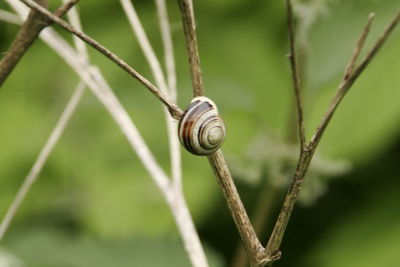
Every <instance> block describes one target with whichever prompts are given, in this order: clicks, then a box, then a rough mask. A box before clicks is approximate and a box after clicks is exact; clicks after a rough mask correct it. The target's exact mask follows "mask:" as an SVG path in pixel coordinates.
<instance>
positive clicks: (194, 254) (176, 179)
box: [120, 0, 208, 267]
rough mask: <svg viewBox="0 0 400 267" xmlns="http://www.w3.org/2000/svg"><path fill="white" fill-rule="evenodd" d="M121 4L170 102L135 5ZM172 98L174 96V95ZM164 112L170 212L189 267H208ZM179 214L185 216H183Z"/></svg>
mask: <svg viewBox="0 0 400 267" xmlns="http://www.w3.org/2000/svg"><path fill="white" fill-rule="evenodd" d="M120 2H121V5H122V7H123V9H124V11H125V13H126V15H127V17H128V19H129V22H130V24H131V27H132V29H133V32H134V33H135V35H136V37H137V39H138V41H139V45H140V47H141V49H142V51H143V53H144V55H145V58H146V60H147V62H148V63H149V65H150V69H151V71H152V73H153V76H154V78H155V80H156V84H157V86H158V88H160V89H161V90H162V91H163V92H164V93H166V94H168V95H169V96H170V98H171V99H173V97H171V91H172V90H175V91H176V88H173V89H172V88H168V87H167V84H166V82H165V76H164V73H163V71H162V68H161V64H160V62H159V60H158V58H157V56H156V54H155V52H154V50H153V48H152V46H151V44H150V41H149V39H148V37H147V35H146V33H145V30H144V28H143V26H142V24H141V22H140V19H139V17H138V15H137V13H136V10H135V8H134V6H133V5H132V3H131V1H130V0H120ZM165 23H168V24H169V22H168V20H167V21H165ZM174 95H175V96H176V93H175V94H174ZM164 111H165V118H166V122H167V131H168V140H169V148H170V157H171V169H172V179H173V186H174V187H175V191H174V192H175V196H173V200H179V201H178V202H176V201H173V202H172V203H173V204H174V205H173V206H172V211H173V213H174V217H175V219H176V222H177V224H178V229H179V231H180V234H181V236H182V239H183V241H184V246H185V250H186V251H187V253H188V256H189V259H190V260H191V262H192V265H193V266H198V267H205V266H208V263H207V259H206V257H205V253H204V250H203V248H202V246H201V243H200V239H199V237H198V235H197V232H196V230H195V228H194V224H193V221H192V219H191V216H190V213H189V212H188V210H187V206H186V203H185V200H184V196H183V191H182V181H181V180H182V168H181V155H180V145H179V140H178V136H177V122H176V121H175V120H172V119H171V118H170V116H169V114H168V111H167V110H166V109H165V110H164ZM182 214H183V215H184V216H183V217H182ZM182 218H185V220H182Z"/></svg>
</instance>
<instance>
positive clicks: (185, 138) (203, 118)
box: [178, 96, 225, 155]
mask: <svg viewBox="0 0 400 267" xmlns="http://www.w3.org/2000/svg"><path fill="white" fill-rule="evenodd" d="M178 135H179V140H180V142H181V144H182V145H183V146H184V147H185V148H186V150H188V151H189V152H190V153H192V154H195V155H209V154H211V153H213V152H215V151H217V150H218V148H220V146H221V145H222V143H223V142H224V139H225V125H224V121H223V120H222V118H221V117H220V116H219V115H218V109H217V106H216V105H215V104H214V102H213V101H211V100H210V99H209V98H207V97H204V96H201V97H195V98H193V100H192V102H191V103H190V105H189V106H188V107H187V108H186V110H185V112H184V113H183V115H182V118H181V120H180V121H179V126H178Z"/></svg>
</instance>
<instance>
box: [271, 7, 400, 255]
mask: <svg viewBox="0 0 400 267" xmlns="http://www.w3.org/2000/svg"><path fill="white" fill-rule="evenodd" d="M287 4H288V5H289V8H288V12H289V14H288V16H293V14H291V12H292V11H291V10H292V9H291V8H290V6H291V1H290V0H288V1H287ZM372 19H373V15H372V14H371V15H370V16H369V19H368V22H367V24H366V26H365V28H364V30H363V32H362V34H361V36H360V38H359V40H358V42H357V45H356V48H355V49H354V52H353V54H352V56H351V58H350V60H349V63H348V64H347V67H346V70H345V74H344V78H343V79H342V81H341V83H340V85H339V87H338V89H337V93H336V95H335V96H334V98H333V99H332V101H331V103H330V105H329V107H328V109H327V111H326V113H325V115H324V116H323V117H322V119H321V122H320V124H319V126H318V127H317V129H316V130H315V133H314V135H313V136H312V138H311V140H310V141H309V143H308V144H307V145H306V150H304V151H302V152H301V153H300V157H299V161H298V164H297V168H296V171H295V174H294V177H293V181H292V184H291V186H290V188H289V190H288V193H287V194H286V197H285V200H284V203H283V206H282V209H281V212H280V213H279V216H278V219H277V221H276V224H275V227H274V229H273V231H272V234H271V237H270V239H269V242H268V245H267V247H266V250H267V254H268V255H280V251H279V248H280V245H281V242H282V239H283V236H284V233H285V230H286V226H287V224H288V222H289V219H290V215H291V213H292V211H293V208H294V204H295V202H296V200H297V196H298V194H299V192H300V188H301V186H302V184H303V181H304V177H305V175H306V173H307V170H308V167H309V166H310V163H311V160H312V157H313V155H314V154H315V151H316V149H317V147H318V144H319V141H320V140H321V137H322V135H323V133H324V131H325V129H326V128H327V126H328V124H329V122H330V121H331V119H332V117H333V115H334V113H335V111H336V109H337V107H338V106H339V104H340V103H341V101H342V100H343V98H344V96H345V95H346V93H347V92H348V91H349V89H350V88H351V86H352V85H353V84H354V82H355V81H356V80H357V78H358V77H359V76H360V74H361V73H362V72H363V71H364V70H365V68H366V67H367V66H368V64H369V63H370V62H371V60H372V59H373V58H374V56H375V55H376V54H377V52H378V51H379V50H380V49H381V48H382V46H383V44H384V43H385V41H386V40H387V39H388V38H389V36H390V34H391V33H392V32H393V30H394V29H395V27H396V25H397V24H398V23H399V21H400V12H399V13H398V14H397V15H396V16H395V17H394V19H393V20H392V21H391V23H390V24H389V26H388V27H387V28H386V30H385V31H384V33H383V34H382V36H381V37H380V38H379V39H378V41H377V42H376V43H375V44H374V46H373V48H372V49H371V50H370V52H369V53H368V54H367V56H366V57H365V58H364V60H363V61H362V62H361V63H360V65H359V66H358V67H355V64H356V60H357V58H358V56H359V54H360V52H361V50H362V48H363V46H364V44H365V39H366V37H367V35H368V32H369V29H370V27H371V23H372ZM354 68H355V69H354ZM353 69H354V70H353Z"/></svg>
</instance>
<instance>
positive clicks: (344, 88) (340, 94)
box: [309, 12, 400, 149]
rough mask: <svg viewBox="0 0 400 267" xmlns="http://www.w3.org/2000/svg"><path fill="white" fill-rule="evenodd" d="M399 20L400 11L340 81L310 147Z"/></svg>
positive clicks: (312, 146) (319, 136)
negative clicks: (356, 65)
mask: <svg viewBox="0 0 400 267" xmlns="http://www.w3.org/2000/svg"><path fill="white" fill-rule="evenodd" d="M399 22H400V12H398V13H397V15H396V16H395V17H394V19H393V20H392V21H391V22H390V24H389V25H388V27H387V28H386V29H385V31H384V32H383V34H382V35H381V37H380V38H379V39H378V41H377V42H376V43H375V44H374V45H373V47H372V49H371V50H370V51H369V52H368V54H367V55H366V56H365V58H364V59H363V60H362V62H361V63H360V65H359V66H358V67H357V68H356V69H355V70H354V71H353V72H352V73H351V75H350V76H348V78H347V79H345V80H344V81H343V82H342V83H340V85H339V88H338V90H337V92H336V95H335V96H334V98H333V99H332V101H331V103H330V105H329V107H328V109H327V111H326V113H325V115H324V116H323V118H322V120H321V122H320V124H319V126H318V127H317V129H316V130H315V133H314V135H313V136H312V138H311V141H310V145H309V148H310V149H314V148H315V147H316V146H317V145H318V143H319V140H320V139H321V137H322V134H323V133H324V131H325V129H326V127H327V126H328V124H329V122H330V120H331V119H332V116H333V114H334V113H335V111H336V109H337V107H338V106H339V104H340V103H341V101H342V99H343V98H344V96H345V95H346V93H347V92H348V91H349V89H350V88H351V86H352V85H353V84H354V82H355V81H356V80H357V78H358V77H359V76H360V75H361V73H362V72H363V71H364V70H365V68H366V67H367V66H368V64H369V63H370V62H371V61H372V59H373V58H374V57H375V55H376V54H377V53H378V52H379V50H380V49H381V48H382V46H383V44H384V43H385V42H386V40H387V39H388V38H389V36H390V34H391V33H392V32H393V30H394V29H395V27H396V26H397V25H398V24H399ZM368 24H369V22H368Z"/></svg>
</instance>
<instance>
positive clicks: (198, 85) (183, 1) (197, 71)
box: [178, 0, 204, 96]
mask: <svg viewBox="0 0 400 267" xmlns="http://www.w3.org/2000/svg"><path fill="white" fill-rule="evenodd" d="M178 3H179V7H180V10H181V15H182V23H183V29H184V31H185V38H186V48H187V51H188V53H189V66H190V73H191V75H192V83H193V95H194V96H203V95H204V86H203V78H202V75H201V67H200V58H199V50H198V47H197V37H196V23H195V19H194V12H193V2H192V0H178Z"/></svg>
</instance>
